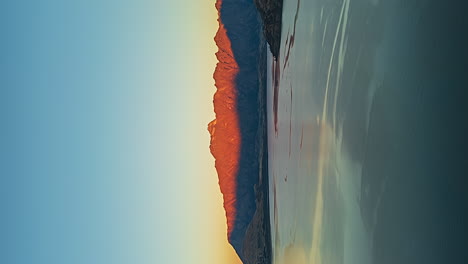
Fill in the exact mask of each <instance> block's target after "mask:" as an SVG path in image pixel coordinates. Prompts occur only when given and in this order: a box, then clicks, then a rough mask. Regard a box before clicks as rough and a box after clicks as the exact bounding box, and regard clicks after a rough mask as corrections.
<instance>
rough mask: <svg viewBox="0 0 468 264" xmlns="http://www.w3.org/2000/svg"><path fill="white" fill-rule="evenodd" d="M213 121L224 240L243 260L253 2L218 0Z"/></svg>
mask: <svg viewBox="0 0 468 264" xmlns="http://www.w3.org/2000/svg"><path fill="white" fill-rule="evenodd" d="M216 8H217V9H218V13H219V19H218V22H219V29H218V32H217V34H216V36H215V42H216V44H217V45H218V52H217V53H216V56H217V58H218V64H217V66H216V69H215V73H214V75H213V77H214V79H215V85H216V88H217V91H216V93H215V95H214V100H213V103H214V109H215V113H216V119H215V120H213V121H212V122H211V123H210V124H209V125H208V130H209V132H210V135H211V145H210V150H211V153H212V154H213V156H214V157H215V160H216V161H215V166H216V170H217V172H218V177H219V185H220V188H221V192H222V193H223V198H224V208H225V210H226V217H227V225H228V239H229V242H230V243H231V244H232V245H233V247H234V249H235V250H236V252H237V254H238V255H239V257H240V258H241V260H243V261H244V263H247V261H246V260H245V258H244V254H243V245H244V240H245V236H246V231H247V228H248V226H249V224H250V223H251V222H252V219H253V217H254V214H255V211H256V206H257V205H256V199H255V191H254V186H255V185H256V184H258V179H259V161H258V156H259V151H260V150H259V146H258V133H259V129H260V128H259V115H260V113H261V109H259V105H258V99H259V87H260V77H259V65H261V64H262V63H265V62H263V61H260V59H259V58H260V56H259V54H260V52H261V51H262V50H263V49H265V43H263V42H264V41H261V19H260V17H259V14H258V12H257V10H256V7H255V4H254V3H253V0H218V1H217V2H216Z"/></svg>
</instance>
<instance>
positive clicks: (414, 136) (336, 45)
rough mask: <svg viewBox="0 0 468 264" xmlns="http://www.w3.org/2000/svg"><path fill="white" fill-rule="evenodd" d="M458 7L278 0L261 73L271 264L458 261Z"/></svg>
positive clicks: (463, 207)
mask: <svg viewBox="0 0 468 264" xmlns="http://www.w3.org/2000/svg"><path fill="white" fill-rule="evenodd" d="M455 4H456V3H455V2H454V3H446V2H437V1H402V0H401V1H379V0H368V1H351V0H343V1H334V0H330V1H313V0H308V1H307V0H284V10H283V26H282V43H281V48H280V56H279V59H278V60H277V61H275V60H274V59H273V58H272V56H271V54H270V56H269V57H268V63H267V64H268V67H267V68H268V71H267V72H268V78H267V80H268V84H267V98H268V99H267V109H268V110H267V112H268V147H269V177H270V217H271V229H272V243H273V257H274V258H273V263H275V264H279V263H288V264H291V263H327V264H333V263H356V264H366V263H379V264H382V263H445V262H446V261H455V262H456V261H461V260H462V259H464V257H466V253H465V252H466V250H464V248H465V242H464V240H465V239H464V237H466V234H467V232H466V231H467V229H466V225H465V223H466V220H467V217H466V212H468V210H467V209H468V208H467V203H466V202H465V201H468V200H465V198H467V197H466V194H465V191H464V189H462V187H461V186H466V183H467V182H466V180H465V177H463V175H466V169H465V168H464V165H462V164H464V161H465V160H468V159H467V158H466V157H467V155H466V151H465V150H464V149H466V140H465V135H466V133H467V132H468V129H467V127H466V125H465V124H466V121H461V120H465V119H466V118H465V116H466V113H467V111H466V110H467V109H466V103H464V102H465V99H466V98H467V96H466V92H465V90H466V89H465V87H468V86H467V85H466V81H465V80H464V77H463V76H466V69H467V68H466V61H467V60H466V58H467V56H466V51H465V48H464V47H465V45H466V43H467V41H466V39H465V37H463V36H461V35H460V33H459V32H462V31H463V30H462V29H463V28H465V26H466V25H467V24H466V19H465V18H464V17H465V16H464V15H463V13H462V12H461V11H458V10H462V8H461V7H460V6H459V5H458V6H457V5H455ZM275 83H276V84H275ZM462 262H463V261H462ZM460 263H461V262H460Z"/></svg>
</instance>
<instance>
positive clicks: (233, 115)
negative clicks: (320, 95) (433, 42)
mask: <svg viewBox="0 0 468 264" xmlns="http://www.w3.org/2000/svg"><path fill="white" fill-rule="evenodd" d="M221 2H222V1H221V0H218V1H217V2H216V8H217V10H218V13H220V9H221V4H222V3H221ZM218 22H219V29H218V32H217V33H216V36H215V42H216V45H217V46H218V52H216V57H217V59H218V63H217V65H216V69H215V72H214V75H213V77H214V80H215V86H216V88H217V90H216V93H215V95H214V98H213V104H214V111H215V114H216V119H215V120H213V121H212V122H210V123H209V124H208V130H209V132H210V135H211V144H210V150H211V153H212V154H213V156H214V158H215V166H216V171H217V172H218V178H219V186H220V188H221V192H222V194H223V198H224V209H225V211H226V218H227V226H228V237H230V236H231V233H232V231H233V228H234V223H235V219H236V188H237V186H236V176H237V172H238V169H239V156H240V144H241V134H240V128H239V116H238V114H237V108H236V103H237V94H236V87H235V79H236V76H237V74H238V72H239V66H238V64H237V62H236V61H235V59H234V54H233V52H232V49H231V41H230V40H229V38H228V36H227V33H226V29H225V27H224V25H223V23H222V22H221V19H220V18H218Z"/></svg>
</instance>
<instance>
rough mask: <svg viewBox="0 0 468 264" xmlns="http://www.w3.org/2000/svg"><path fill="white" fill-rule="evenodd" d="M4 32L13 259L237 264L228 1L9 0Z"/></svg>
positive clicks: (4, 155)
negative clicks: (211, 128)
mask: <svg viewBox="0 0 468 264" xmlns="http://www.w3.org/2000/svg"><path fill="white" fill-rule="evenodd" d="M0 28H1V34H2V38H1V42H0V48H1V49H0V67H1V68H0V69H1V74H0V105H1V106H0V107H1V108H0V112H1V114H0V117H1V120H2V127H1V128H2V129H1V137H0V138H1V141H0V142H1V146H2V147H1V151H0V153H1V154H0V155H1V166H0V175H1V176H0V177H1V178H0V179H1V182H0V186H1V187H0V201H1V202H0V204H1V208H2V217H1V219H0V223H1V225H0V230H1V233H2V236H1V238H0V241H1V242H0V243H1V244H0V263H9V264H16V263H21V264H22V263H24V264H31V263H35V264H42V263H44V264H45V263H47V264H55V263H57V264H59V263H60V264H64V263H67V264H73V263H77V264H78V263H80V264H83V263H87V264H94V263H96V264H103V263H113V264H119V263H132V264H134V263H139V264H141V263H220V262H223V263H237V261H238V260H236V258H235V257H234V254H233V252H232V249H231V247H230V246H229V245H228V244H227V240H226V230H225V229H226V226H225V222H224V221H225V220H224V212H223V210H222V201H221V195H220V193H219V188H218V186H217V177H216V174H215V171H214V168H213V160H212V158H211V156H210V154H209V152H208V151H209V150H208V144H209V135H208V133H207V131H206V125H207V123H208V122H209V121H210V120H211V119H213V118H214V116H213V113H212V95H213V93H214V82H213V81H212V72H213V70H214V66H215V63H216V61H215V57H214V52H215V51H216V47H215V46H214V41H213V36H214V34H215V31H216V28H217V22H216V10H215V8H214V1H203V2H198V1H188V0H187V1H159V0H157V1H149V0H148V1H144V0H133V1H131V0H128V1H110V0H101V1H98V0H93V1H90V0H86V1H63V0H62V1H59V0H56V1H54V0H44V1H32V0H30V1H27V0H25V1H21V0H18V1H2V2H1V3H0Z"/></svg>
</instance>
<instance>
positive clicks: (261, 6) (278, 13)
mask: <svg viewBox="0 0 468 264" xmlns="http://www.w3.org/2000/svg"><path fill="white" fill-rule="evenodd" d="M254 2H255V5H256V6H257V9H258V12H259V13H260V16H261V18H262V21H263V33H264V35H265V39H266V41H267V42H268V44H269V45H270V50H271V53H272V54H273V56H274V57H275V58H278V54H279V49H280V44H281V18H282V15H283V0H254Z"/></svg>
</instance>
